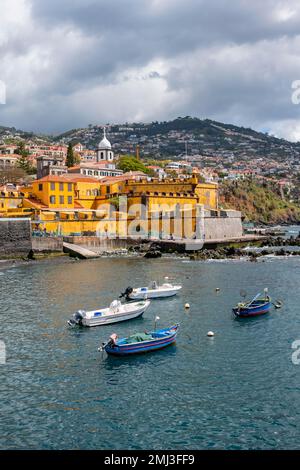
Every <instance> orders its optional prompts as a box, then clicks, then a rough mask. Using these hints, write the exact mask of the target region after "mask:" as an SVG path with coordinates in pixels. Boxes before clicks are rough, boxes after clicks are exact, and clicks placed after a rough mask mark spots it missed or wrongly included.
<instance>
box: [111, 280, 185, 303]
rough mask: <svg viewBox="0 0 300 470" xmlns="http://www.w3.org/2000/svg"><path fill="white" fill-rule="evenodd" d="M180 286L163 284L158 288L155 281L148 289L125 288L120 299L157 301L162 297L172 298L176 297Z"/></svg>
mask: <svg viewBox="0 0 300 470" xmlns="http://www.w3.org/2000/svg"><path fill="white" fill-rule="evenodd" d="M181 289H182V286H180V285H178V286H174V285H173V284H169V283H167V282H165V283H164V284H162V285H161V286H159V285H158V284H157V283H156V282H155V281H154V282H152V283H151V285H150V286H149V287H136V288H133V287H127V289H126V290H125V292H123V293H122V294H121V296H120V297H123V296H125V297H126V298H127V299H131V300H137V299H145V298H147V299H158V298H162V297H172V296H174V295H176V294H177V293H178V292H179V291H180V290H181Z"/></svg>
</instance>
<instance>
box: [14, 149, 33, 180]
mask: <svg viewBox="0 0 300 470" xmlns="http://www.w3.org/2000/svg"><path fill="white" fill-rule="evenodd" d="M15 154H17V155H19V158H18V160H17V167H18V168H21V169H22V170H23V171H25V172H26V173H27V174H28V175H30V174H32V173H34V168H33V166H32V165H31V163H30V160H29V152H28V150H26V147H25V143H24V142H20V143H19V145H18V148H17V149H16V150H15Z"/></svg>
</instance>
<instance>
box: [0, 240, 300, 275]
mask: <svg viewBox="0 0 300 470" xmlns="http://www.w3.org/2000/svg"><path fill="white" fill-rule="evenodd" d="M268 255H269V256H270V255H271V256H300V236H297V237H290V238H287V239H284V238H281V237H276V238H275V237H269V238H267V239H265V240H263V241H260V242H255V243H252V244H250V245H248V246H247V247H241V246H237V245H234V244H232V245H229V246H219V247H217V248H203V249H202V250H199V251H193V252H178V251H176V250H174V249H171V248H169V249H163V248H162V247H161V246H160V245H159V244H158V243H155V242H153V243H142V244H141V245H136V246H132V247H129V248H128V249H124V248H123V249H119V250H115V251H104V252H102V253H101V256H100V259H101V258H107V257H111V258H118V257H130V258H132V257H137V258H145V259H155V258H161V257H181V258H185V259H190V260H198V261H206V260H226V259H228V260H238V259H242V258H244V259H247V260H249V261H257V259H258V258H263V257H265V256H268ZM59 258H64V259H66V258H67V259H69V257H68V255H66V254H61V255H60V256H58V254H52V253H48V254H44V255H43V256H41V255H32V253H30V254H29V256H28V257H27V258H26V257H22V258H15V259H13V258H11V259H2V260H0V269H1V268H3V269H5V268H7V267H11V266H20V265H26V264H32V263H36V262H40V261H49V260H51V261H54V260H58V259H59ZM70 261H77V258H70Z"/></svg>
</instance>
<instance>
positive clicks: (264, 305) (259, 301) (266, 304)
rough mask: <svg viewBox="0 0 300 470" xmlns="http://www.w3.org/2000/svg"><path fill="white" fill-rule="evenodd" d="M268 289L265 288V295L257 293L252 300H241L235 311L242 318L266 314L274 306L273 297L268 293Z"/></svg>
mask: <svg viewBox="0 0 300 470" xmlns="http://www.w3.org/2000/svg"><path fill="white" fill-rule="evenodd" d="M267 292H268V290H267V289H265V296H264V297H263V298H260V295H261V294H257V295H256V296H255V297H254V299H253V300H251V301H250V302H240V303H238V304H237V306H236V307H234V308H233V309H232V310H233V313H234V314H235V315H236V316H237V317H240V318H249V317H255V316H258V315H264V314H265V313H268V312H269V311H270V308H271V306H272V301H271V297H270V296H269V295H268V294H267Z"/></svg>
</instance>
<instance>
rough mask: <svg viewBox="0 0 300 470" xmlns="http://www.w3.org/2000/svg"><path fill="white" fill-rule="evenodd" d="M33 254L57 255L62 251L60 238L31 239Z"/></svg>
mask: <svg viewBox="0 0 300 470" xmlns="http://www.w3.org/2000/svg"><path fill="white" fill-rule="evenodd" d="M32 249H33V251H34V252H35V253H59V252H62V251H63V239H62V237H32Z"/></svg>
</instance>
